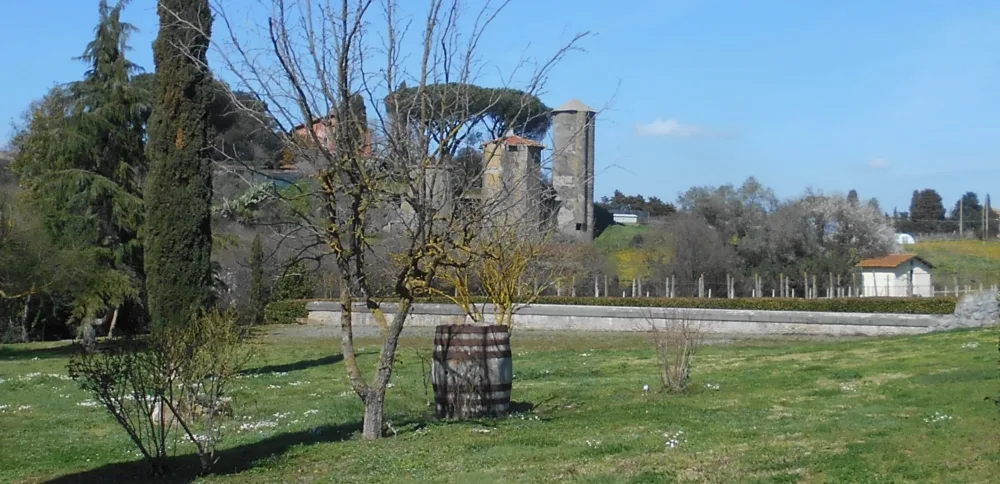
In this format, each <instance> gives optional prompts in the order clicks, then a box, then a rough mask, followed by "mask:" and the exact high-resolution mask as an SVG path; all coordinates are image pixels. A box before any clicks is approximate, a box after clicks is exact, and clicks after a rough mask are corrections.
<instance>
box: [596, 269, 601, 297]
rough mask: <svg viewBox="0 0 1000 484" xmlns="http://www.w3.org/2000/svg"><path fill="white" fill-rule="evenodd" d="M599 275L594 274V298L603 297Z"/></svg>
mask: <svg viewBox="0 0 1000 484" xmlns="http://www.w3.org/2000/svg"><path fill="white" fill-rule="evenodd" d="M597 279H598V275H597V274H594V297H601V289H600V288H599V287H598V286H597Z"/></svg>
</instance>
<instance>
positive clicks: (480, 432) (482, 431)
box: [472, 429, 492, 434]
mask: <svg viewBox="0 0 1000 484" xmlns="http://www.w3.org/2000/svg"><path fill="white" fill-rule="evenodd" d="M472 431H473V432H475V433H477V434H488V433H490V432H491V431H492V430H491V429H472Z"/></svg>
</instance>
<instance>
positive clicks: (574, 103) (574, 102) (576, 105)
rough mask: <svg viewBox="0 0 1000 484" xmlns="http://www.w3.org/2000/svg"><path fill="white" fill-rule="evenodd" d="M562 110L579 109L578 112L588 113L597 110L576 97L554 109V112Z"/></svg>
mask: <svg viewBox="0 0 1000 484" xmlns="http://www.w3.org/2000/svg"><path fill="white" fill-rule="evenodd" d="M560 111H578V112H579V111H583V112H588V113H593V112H595V111H594V110H593V109H591V108H590V106H587V105H586V104H583V102H581V101H580V100H579V99H576V98H574V99H571V100H570V101H569V102H567V103H566V104H563V105H562V106H559V107H558V108H556V109H553V110H552V112H554V113H558V112H560Z"/></svg>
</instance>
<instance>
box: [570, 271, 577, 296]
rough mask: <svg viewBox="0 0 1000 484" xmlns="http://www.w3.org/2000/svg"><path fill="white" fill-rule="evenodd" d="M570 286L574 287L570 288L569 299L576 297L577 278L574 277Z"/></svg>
mask: <svg viewBox="0 0 1000 484" xmlns="http://www.w3.org/2000/svg"><path fill="white" fill-rule="evenodd" d="M570 284H572V286H570V287H569V297H576V276H573V279H571V282H570Z"/></svg>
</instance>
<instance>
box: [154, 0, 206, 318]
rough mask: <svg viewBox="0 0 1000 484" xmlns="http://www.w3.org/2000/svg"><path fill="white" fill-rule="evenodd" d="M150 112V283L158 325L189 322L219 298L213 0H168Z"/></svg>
mask: <svg viewBox="0 0 1000 484" xmlns="http://www.w3.org/2000/svg"><path fill="white" fill-rule="evenodd" d="M157 13H158V14H159V17H160V29H159V33H158V35H157V37H156V41H155V42H154V43H153V60H154V62H155V63H156V76H157V83H156V84H157V85H156V93H155V103H154V106H153V112H152V115H151V116H150V120H149V145H148V153H149V159H150V172H149V178H148V180H147V183H146V193H145V200H146V207H147V211H146V217H147V227H146V231H147V234H146V240H145V245H146V274H147V276H146V281H147V282H146V285H147V291H148V294H149V296H148V301H149V312H150V318H151V320H152V323H153V325H154V327H156V326H163V325H168V324H186V323H187V322H188V321H189V320H190V318H191V317H193V316H194V315H195V314H196V312H197V311H198V310H199V309H200V308H202V307H204V306H205V305H207V304H209V303H210V302H211V298H212V291H211V289H212V280H213V279H212V260H211V259H212V227H211V199H212V171H211V164H210V161H209V155H208V152H207V151H208V150H207V148H208V145H209V134H210V133H209V128H208V127H209V112H208V106H209V104H210V103H211V101H212V92H213V91H212V79H211V76H210V74H209V72H208V67H207V66H208V61H207V58H206V53H207V51H208V47H209V36H210V35H211V26H212V16H211V9H210V8H209V5H208V0H160V1H159V3H158V5H157Z"/></svg>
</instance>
